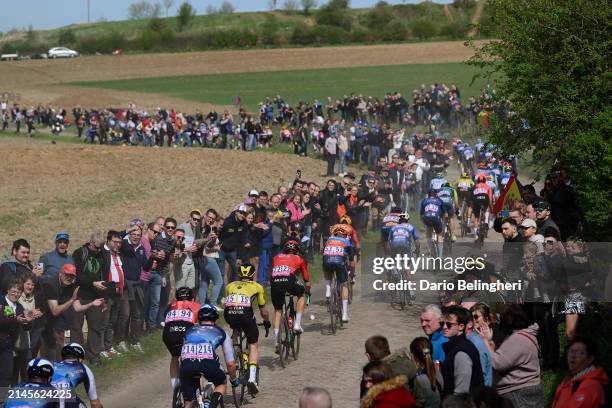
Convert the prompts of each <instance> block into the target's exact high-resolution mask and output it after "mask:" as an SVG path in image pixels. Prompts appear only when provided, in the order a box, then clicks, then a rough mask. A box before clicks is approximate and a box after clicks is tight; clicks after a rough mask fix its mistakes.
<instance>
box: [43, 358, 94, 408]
mask: <svg viewBox="0 0 612 408" xmlns="http://www.w3.org/2000/svg"><path fill="white" fill-rule="evenodd" d="M79 384H83V386H84V387H85V391H87V396H88V397H89V400H90V401H91V400H96V399H98V393H97V391H96V380H95V379H94V375H93V373H92V372H91V370H90V369H89V367H87V366H86V365H85V364H83V363H81V362H79V361H57V362H54V363H53V377H51V385H53V386H54V387H56V388H62V389H68V388H72V389H73V390H74V389H76V388H77V387H78V386H79ZM69 405H70V404H69V403H68V404H67V406H69Z"/></svg>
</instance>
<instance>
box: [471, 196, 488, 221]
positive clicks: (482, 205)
mask: <svg viewBox="0 0 612 408" xmlns="http://www.w3.org/2000/svg"><path fill="white" fill-rule="evenodd" d="M488 207H489V196H486V195H477V196H474V201H473V203H472V208H473V210H474V211H473V213H474V217H476V218H478V217H480V211H481V210H484V211H487V208H488Z"/></svg>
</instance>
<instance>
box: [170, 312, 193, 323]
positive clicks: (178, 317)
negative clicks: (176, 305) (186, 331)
mask: <svg viewBox="0 0 612 408" xmlns="http://www.w3.org/2000/svg"><path fill="white" fill-rule="evenodd" d="M165 322H166V323H170V322H193V312H192V311H191V310H190V309H175V310H170V311H169V312H168V313H166V320H165Z"/></svg>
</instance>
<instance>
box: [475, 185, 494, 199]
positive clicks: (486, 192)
mask: <svg viewBox="0 0 612 408" xmlns="http://www.w3.org/2000/svg"><path fill="white" fill-rule="evenodd" d="M472 194H473V195H474V198H476V199H479V198H482V197H487V198H488V199H489V202H491V199H492V195H493V192H492V190H491V187H490V186H489V185H488V184H487V183H478V184H476V185H475V186H474V191H473V193H472Z"/></svg>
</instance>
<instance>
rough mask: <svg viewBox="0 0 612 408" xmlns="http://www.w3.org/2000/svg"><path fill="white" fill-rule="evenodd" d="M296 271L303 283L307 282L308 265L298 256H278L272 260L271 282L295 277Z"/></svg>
mask: <svg viewBox="0 0 612 408" xmlns="http://www.w3.org/2000/svg"><path fill="white" fill-rule="evenodd" d="M298 271H299V272H300V273H301V275H302V279H304V281H309V280H310V278H309V276H308V264H307V263H306V261H305V260H304V259H303V258H302V257H301V256H299V255H295V254H278V255H276V256H275V257H274V258H273V259H272V273H271V276H270V277H271V279H272V281H275V280H279V279H284V280H286V279H287V278H289V277H295V275H296V274H297V273H298Z"/></svg>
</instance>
